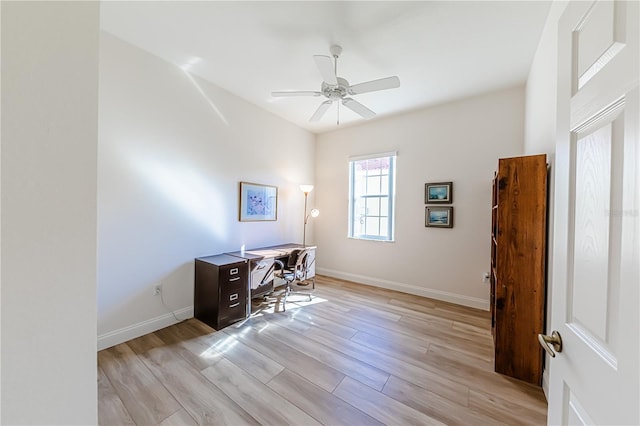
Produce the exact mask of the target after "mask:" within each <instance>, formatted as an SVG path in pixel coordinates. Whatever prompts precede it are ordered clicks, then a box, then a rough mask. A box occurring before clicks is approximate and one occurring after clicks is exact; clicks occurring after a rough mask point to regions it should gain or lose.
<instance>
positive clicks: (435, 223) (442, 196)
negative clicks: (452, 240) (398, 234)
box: [424, 182, 453, 228]
mask: <svg viewBox="0 0 640 426" xmlns="http://www.w3.org/2000/svg"><path fill="white" fill-rule="evenodd" d="M424 203H425V204H451V203H453V182H432V183H425V184H424ZM424 226H428V227H434V228H453V207H452V206H442V205H436V206H430V205H427V207H426V211H425V223H424Z"/></svg>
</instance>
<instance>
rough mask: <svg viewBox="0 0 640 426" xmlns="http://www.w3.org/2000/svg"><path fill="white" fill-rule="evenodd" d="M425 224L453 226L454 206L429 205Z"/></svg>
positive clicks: (439, 226) (443, 226)
mask: <svg viewBox="0 0 640 426" xmlns="http://www.w3.org/2000/svg"><path fill="white" fill-rule="evenodd" d="M424 220H425V223H424V226H429V227H434V228H453V207H444V206H442V207H441V206H427V207H426V212H425V219H424Z"/></svg>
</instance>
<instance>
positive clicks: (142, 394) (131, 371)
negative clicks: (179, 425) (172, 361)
mask: <svg viewBox="0 0 640 426" xmlns="http://www.w3.org/2000/svg"><path fill="white" fill-rule="evenodd" d="M98 362H99V363H100V366H101V367H102V370H103V371H104V373H105V375H106V376H107V377H108V378H109V381H110V382H111V384H112V386H113V388H114V389H115V390H116V392H117V393H118V395H119V396H120V399H121V400H122V403H123V404H124V406H125V408H126V409H127V412H128V413H129V415H130V416H131V418H132V419H133V421H134V422H135V423H136V424H138V425H141V424H145V425H148V424H154V425H155V424H157V423H159V422H161V421H162V420H164V419H165V418H167V417H169V416H170V415H171V414H173V413H175V412H176V411H178V410H179V409H180V408H181V406H180V404H179V403H178V401H176V399H175V398H174V397H173V396H172V395H171V394H170V393H169V391H167V389H166V387H165V386H164V384H163V383H162V382H160V381H159V380H158V378H157V377H156V376H154V375H153V373H152V372H151V371H150V370H149V369H148V368H147V366H146V365H145V363H144V362H142V360H141V359H139V358H138V356H137V355H136V354H135V353H134V352H133V351H132V350H131V348H130V347H129V344H128V343H122V344H120V345H117V346H114V347H112V348H109V349H105V350H104V351H100V352H99V353H98Z"/></svg>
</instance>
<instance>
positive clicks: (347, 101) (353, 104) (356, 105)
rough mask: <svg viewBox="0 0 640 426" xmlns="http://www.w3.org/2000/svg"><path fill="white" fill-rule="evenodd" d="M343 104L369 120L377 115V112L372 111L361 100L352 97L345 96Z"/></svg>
mask: <svg viewBox="0 0 640 426" xmlns="http://www.w3.org/2000/svg"><path fill="white" fill-rule="evenodd" d="M342 105H344V106H346V107H347V108H349V109H350V110H351V111H353V112H355V113H356V114H359V115H360V116H362V118H366V119H367V120H368V119H370V118H373V117H375V116H376V113H375V112H373V111H371V110H370V109H369V108H367V107H366V106H364V105H362V104H361V103H360V102H358V101H356V100H353V99H351V98H344V100H343V101H342Z"/></svg>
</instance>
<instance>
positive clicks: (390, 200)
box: [348, 151, 397, 242]
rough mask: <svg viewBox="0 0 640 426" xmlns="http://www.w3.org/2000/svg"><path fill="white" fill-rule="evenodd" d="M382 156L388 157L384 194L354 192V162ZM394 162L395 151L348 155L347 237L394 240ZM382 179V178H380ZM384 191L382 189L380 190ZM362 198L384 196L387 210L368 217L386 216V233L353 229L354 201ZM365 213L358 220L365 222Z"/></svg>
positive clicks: (395, 158) (380, 197)
mask: <svg viewBox="0 0 640 426" xmlns="http://www.w3.org/2000/svg"><path fill="white" fill-rule="evenodd" d="M383 158H388V159H389V175H388V176H389V179H388V188H386V190H387V193H386V195H385V194H384V193H383V194H376V193H373V194H368V193H362V194H356V193H355V191H356V184H355V179H356V174H355V170H356V169H355V166H356V163H358V162H360V161H364V160H373V159H383ZM396 162H397V152H395V151H394V152H383V153H377V154H370V155H361V156H354V157H349V218H348V220H349V227H348V228H349V230H348V237H349V238H354V239H358V240H371V241H387V242H388V241H394V240H395V214H394V212H395V181H396ZM381 181H382V180H381ZM382 192H384V191H382ZM364 198H369V199H371V198H379V199H382V198H386V199H387V210H386V211H385V212H382V211H378V215H370V217H378V218H379V219H380V218H383V217H386V218H387V230H386V233H387V235H380V234H381V232H378V233H376V234H367V233H363V234H357V233H356V232H357V231H356V229H354V228H355V227H356V226H355V221H356V217H355V215H356V214H357V213H356V211H355V206H356V201H358V200H361V199H364ZM367 216H368V215H367V214H366V213H365V215H364V216H362V218H361V219H360V220H364V221H365V223H366V218H367ZM365 230H366V225H365Z"/></svg>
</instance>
